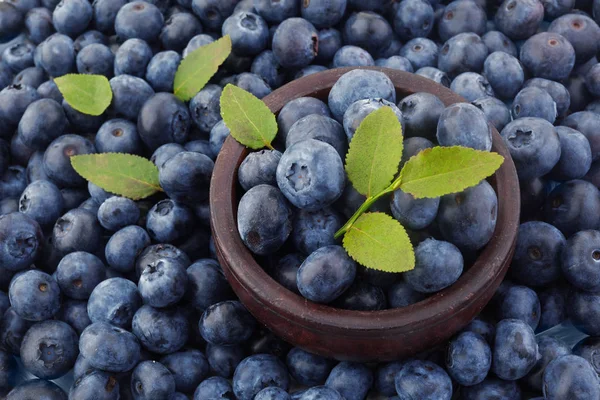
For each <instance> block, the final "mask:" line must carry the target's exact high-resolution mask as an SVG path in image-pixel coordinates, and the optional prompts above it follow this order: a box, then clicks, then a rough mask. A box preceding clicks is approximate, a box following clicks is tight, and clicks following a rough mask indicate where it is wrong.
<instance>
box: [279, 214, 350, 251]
mask: <svg viewBox="0 0 600 400" xmlns="http://www.w3.org/2000/svg"><path fill="white" fill-rule="evenodd" d="M342 225H343V221H342V218H341V217H340V215H339V214H338V213H337V212H336V211H334V210H333V209H332V208H330V207H325V208H323V209H321V210H318V211H307V210H300V211H299V212H298V213H296V215H295V216H294V221H293V223H292V226H293V229H292V233H291V236H290V237H291V240H292V242H293V243H294V246H295V247H296V249H297V250H298V251H300V252H301V253H304V254H306V255H309V254H311V253H312V252H313V251H315V250H317V249H319V248H321V247H324V246H329V245H334V244H335V243H336V241H335V239H334V238H333V235H334V234H335V233H336V232H337V230H338V229H340V228H341V227H342Z"/></svg>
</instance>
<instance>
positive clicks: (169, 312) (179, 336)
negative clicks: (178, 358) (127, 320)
mask: <svg viewBox="0 0 600 400" xmlns="http://www.w3.org/2000/svg"><path fill="white" fill-rule="evenodd" d="M189 323H190V322H189V321H188V320H187V316H186V315H185V314H184V313H183V311H182V310H180V309H176V308H164V309H158V308H153V307H151V306H149V305H144V306H142V307H140V309H139V310H137V312H136V313H135V315H134V316H133V321H132V323H131V326H132V331H133V333H134V334H135V336H137V338H138V339H139V341H140V342H141V343H142V345H143V346H144V347H145V348H146V349H148V350H150V351H152V352H154V353H158V354H169V353H173V352H176V351H178V350H179V349H181V348H182V347H183V346H184V345H185V342H186V341H187V339H188V335H189Z"/></svg>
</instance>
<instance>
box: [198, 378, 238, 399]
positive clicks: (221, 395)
mask: <svg viewBox="0 0 600 400" xmlns="http://www.w3.org/2000/svg"><path fill="white" fill-rule="evenodd" d="M232 398H234V394H233V389H232V388H231V384H230V383H229V381H228V380H227V379H225V378H223V377H220V376H212V377H210V378H208V379H206V380H204V381H203V382H202V383H201V384H200V385H198V387H197V388H196V391H195V392H194V400H204V399H215V400H228V399H232Z"/></svg>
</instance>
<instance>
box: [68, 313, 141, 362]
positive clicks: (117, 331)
mask: <svg viewBox="0 0 600 400" xmlns="http://www.w3.org/2000/svg"><path fill="white" fill-rule="evenodd" d="M79 350H80V351H81V355H82V356H83V357H84V358H85V360H86V361H87V363H88V364H89V365H90V366H91V367H93V368H98V369H102V370H105V371H112V372H124V371H129V370H131V369H132V368H133V367H134V366H135V365H136V364H137V363H138V361H139V359H140V344H139V342H138V340H137V338H136V337H135V336H134V335H133V334H132V333H131V332H128V331H126V330H124V329H122V328H119V327H116V326H113V325H109V324H108V323H106V322H94V323H92V324H91V325H89V326H88V327H87V328H86V329H85V330H84V331H83V333H82V334H81V338H80V340H79Z"/></svg>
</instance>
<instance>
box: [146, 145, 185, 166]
mask: <svg viewBox="0 0 600 400" xmlns="http://www.w3.org/2000/svg"><path fill="white" fill-rule="evenodd" d="M182 151H185V147H183V146H182V145H180V144H178V143H166V144H163V145H162V146H160V147H159V148H157V149H156V150H154V153H152V157H150V161H152V162H153V163H154V165H156V166H157V167H162V165H163V164H164V163H165V162H167V160H169V159H170V158H171V157H173V156H174V155H175V154H177V153H181V152H182Z"/></svg>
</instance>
